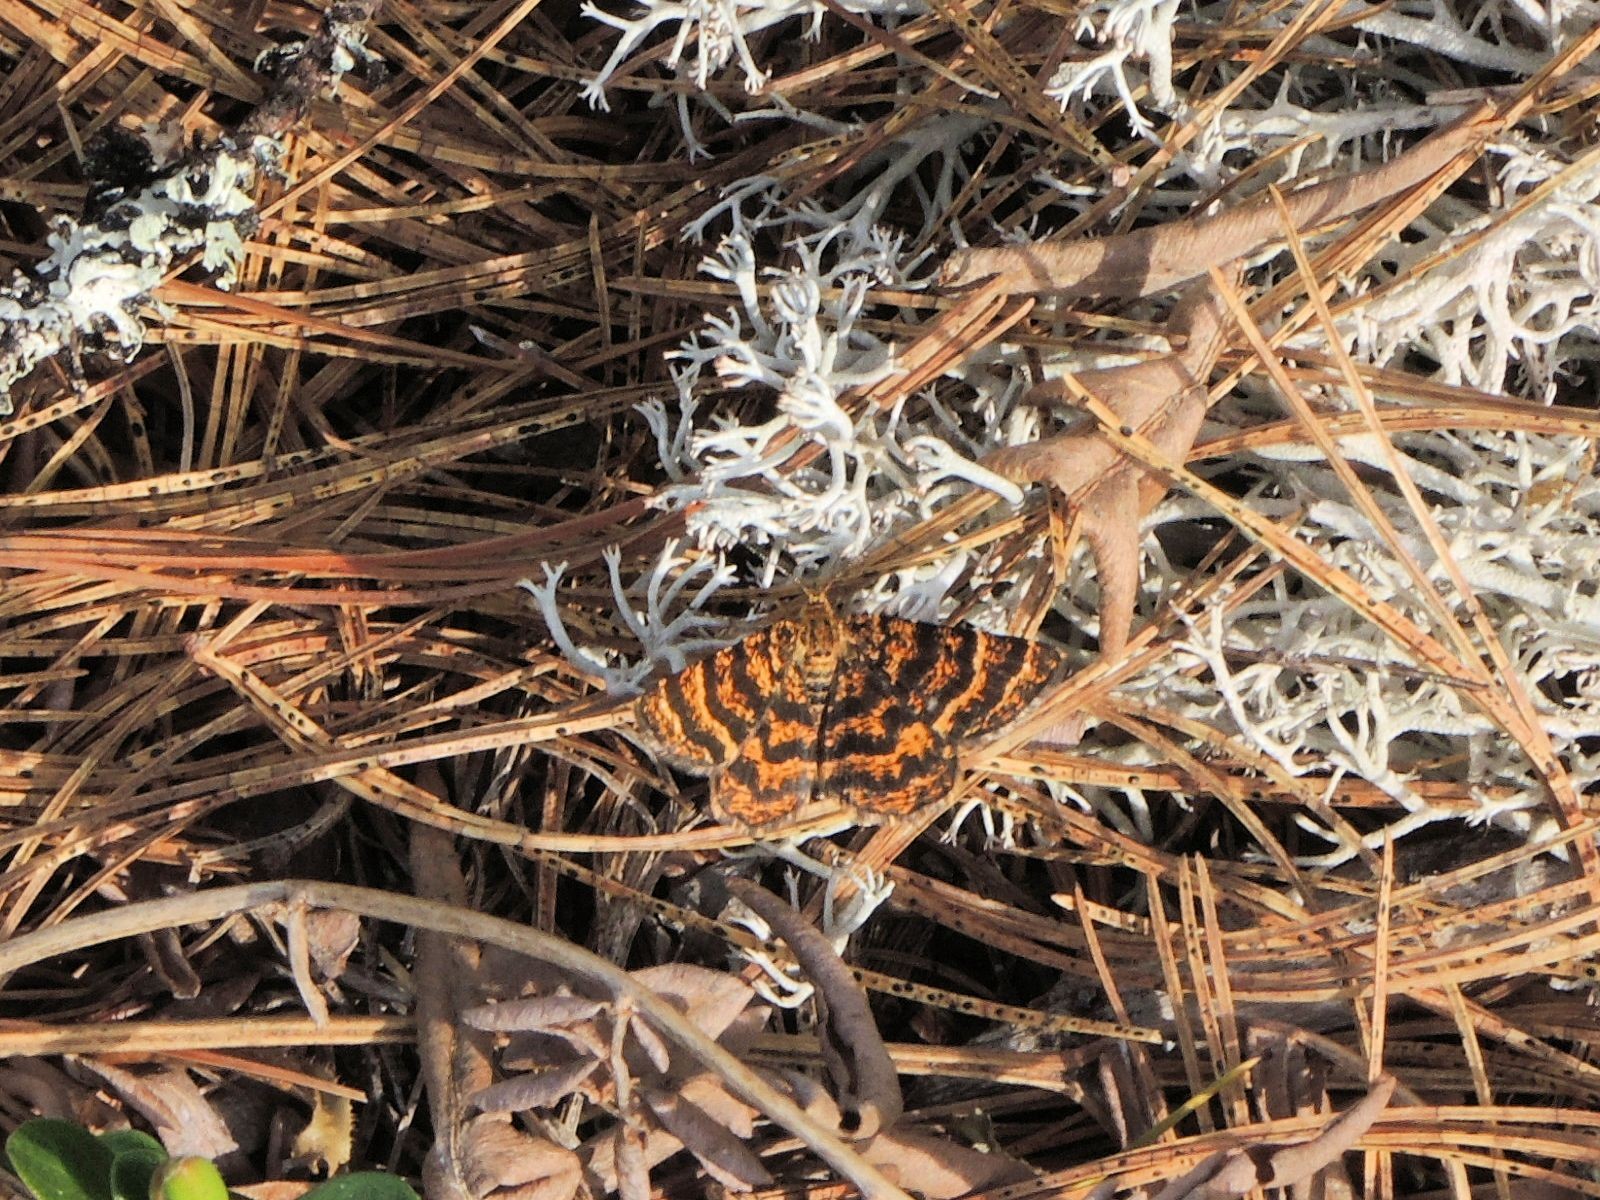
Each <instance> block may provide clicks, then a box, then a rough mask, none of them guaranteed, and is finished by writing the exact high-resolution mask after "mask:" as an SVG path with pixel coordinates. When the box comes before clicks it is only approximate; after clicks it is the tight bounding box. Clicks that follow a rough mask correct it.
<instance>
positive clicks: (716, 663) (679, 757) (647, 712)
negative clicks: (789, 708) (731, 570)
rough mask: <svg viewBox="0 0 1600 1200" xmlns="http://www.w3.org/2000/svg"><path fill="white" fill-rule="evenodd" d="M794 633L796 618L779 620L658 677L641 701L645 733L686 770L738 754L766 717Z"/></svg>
mask: <svg viewBox="0 0 1600 1200" xmlns="http://www.w3.org/2000/svg"><path fill="white" fill-rule="evenodd" d="M793 638H794V623H793V622H791V621H779V622H777V623H776V624H773V625H770V626H768V627H767V628H766V629H761V630H757V631H756V632H755V633H752V634H751V635H750V636H749V637H747V638H745V639H744V640H743V641H739V642H735V643H734V644H733V645H731V646H724V647H723V648H722V649H721V650H718V651H717V652H716V653H715V654H713V655H712V656H711V657H710V658H705V659H701V660H700V661H699V662H697V663H693V664H691V665H690V666H688V667H685V668H684V669H683V670H682V671H679V672H678V673H677V674H676V675H669V676H667V677H666V678H665V679H661V680H658V681H657V682H656V683H655V684H654V685H653V686H652V687H651V688H650V689H649V690H648V691H647V692H645V693H644V695H642V696H640V697H639V698H638V699H637V700H635V701H634V705H633V713H634V719H635V721H636V722H637V725H638V728H639V731H640V733H641V734H642V735H643V736H644V739H645V740H646V741H647V742H648V743H649V745H650V747H651V748H652V749H654V750H655V751H656V752H657V753H658V754H660V755H661V757H662V758H664V759H666V760H667V762H668V763H670V764H671V765H672V766H674V767H677V768H678V769H679V770H682V771H691V772H694V773H695V774H699V775H705V774H707V773H709V772H710V771H711V770H712V769H714V768H716V767H720V766H722V765H723V764H724V763H727V762H730V761H731V760H732V759H733V758H734V756H735V755H737V754H738V753H739V749H740V747H741V746H742V745H743V744H744V741H745V739H746V738H748V737H749V736H750V735H751V733H752V732H754V731H755V729H756V728H757V727H758V726H759V725H760V724H761V722H762V719H763V718H764V717H765V715H766V712H767V708H768V706H769V705H770V703H771V698H772V696H773V694H774V692H775V691H776V690H777V687H778V681H779V679H780V678H781V677H782V675H783V674H784V662H785V660H786V655H787V647H788V646H789V645H790V644H791V643H792V641H793Z"/></svg>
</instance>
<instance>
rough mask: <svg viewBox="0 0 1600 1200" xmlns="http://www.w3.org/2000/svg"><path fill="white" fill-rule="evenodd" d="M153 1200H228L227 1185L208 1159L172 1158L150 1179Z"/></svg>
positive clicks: (157, 1169) (159, 1167)
mask: <svg viewBox="0 0 1600 1200" xmlns="http://www.w3.org/2000/svg"><path fill="white" fill-rule="evenodd" d="M149 1195H150V1200H228V1185H227V1184H225V1183H223V1182H222V1172H221V1171H219V1170H217V1164H216V1163H214V1162H212V1161H211V1160H210V1159H209V1158H196V1157H193V1156H191V1157H187V1158H169V1159H168V1160H167V1161H166V1162H164V1163H162V1164H161V1165H160V1166H158V1167H157V1168H156V1170H155V1174H154V1175H152V1176H151V1178H150V1193H149Z"/></svg>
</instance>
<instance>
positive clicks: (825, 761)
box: [817, 617, 956, 816]
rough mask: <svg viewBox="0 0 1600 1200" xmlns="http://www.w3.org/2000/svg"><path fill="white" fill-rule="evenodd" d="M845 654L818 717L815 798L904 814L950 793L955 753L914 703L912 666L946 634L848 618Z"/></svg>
mask: <svg viewBox="0 0 1600 1200" xmlns="http://www.w3.org/2000/svg"><path fill="white" fill-rule="evenodd" d="M844 632H845V638H844V640H845V642H846V644H847V645H848V647H849V649H848V651H847V653H846V655H845V659H844V661H842V662H841V663H840V666H839V671H838V673H837V674H836V676H835V677H834V686H833V692H832V694H831V696H830V697H829V699H828V705H827V710H826V712H825V713H824V714H823V718H822V720H823V729H822V777H821V780H820V782H819V786H818V788H817V793H818V796H819V797H820V798H824V799H826V800H828V801H830V802H833V803H837V804H840V805H843V806H845V807H847V808H850V809H853V810H855V811H857V812H859V813H876V814H879V815H883V816H904V815H906V814H908V813H912V812H915V811H916V810H917V809H919V808H921V807H923V806H924V805H927V804H934V803H937V802H939V801H940V800H943V799H944V798H945V797H946V796H948V795H949V794H950V789H951V788H953V787H954V786H955V782H956V755H955V748H954V747H953V746H951V745H950V743H949V740H948V739H947V738H945V737H944V736H943V735H942V734H940V733H939V732H938V731H937V730H935V729H934V728H933V726H932V725H931V724H930V723H929V721H928V718H927V715H926V713H925V712H924V710H923V708H922V706H921V704H920V703H919V702H918V696H917V693H916V680H915V672H916V667H915V664H917V663H919V662H922V661H925V660H926V659H928V658H936V657H938V655H939V653H940V651H941V647H942V646H943V642H944V639H943V634H944V632H945V631H944V630H943V628H941V627H940V626H938V625H921V624H918V623H917V622H915V621H901V620H897V619H895V618H891V617H851V618H848V619H847V620H846V622H845V631H844Z"/></svg>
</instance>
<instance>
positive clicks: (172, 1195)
mask: <svg viewBox="0 0 1600 1200" xmlns="http://www.w3.org/2000/svg"><path fill="white" fill-rule="evenodd" d="M6 1158H7V1159H9V1160H10V1162H11V1169H12V1170H13V1171H15V1172H16V1174H17V1177H18V1178H19V1179H21V1180H22V1182H23V1183H24V1184H25V1185H26V1186H27V1188H28V1191H29V1192H31V1193H32V1194H33V1196H34V1197H35V1200H228V1188H227V1185H226V1184H224V1183H223V1182H222V1175H221V1173H220V1172H219V1171H218V1170H217V1168H216V1164H214V1163H213V1162H211V1160H210V1159H205V1158H193V1157H189V1158H172V1157H171V1156H169V1155H168V1154H167V1152H166V1150H164V1149H163V1148H162V1146H161V1143H160V1142H158V1141H156V1140H155V1138H153V1137H151V1136H150V1135H149V1134H147V1133H139V1132H138V1131H136V1130H132V1129H120V1130H116V1131H115V1132H112V1133H102V1134H93V1133H90V1132H89V1131H88V1130H87V1129H85V1128H84V1127H83V1126H81V1125H74V1124H73V1123H72V1122H71V1121H58V1120H54V1119H52V1118H48V1117H41V1118H39V1119H37V1120H33V1121H28V1122H25V1123H24V1124H22V1125H20V1126H18V1128H17V1130H16V1131H15V1132H14V1133H12V1135H11V1136H10V1137H8V1138H7V1139H6ZM305 1200H417V1194H416V1192H414V1191H412V1190H411V1188H410V1187H409V1186H408V1185H407V1184H406V1183H405V1181H404V1180H401V1179H397V1178H396V1177H395V1176H393V1175H384V1174H381V1173H379V1172H376V1171H362V1172H357V1173H356V1174H353V1175H341V1176H339V1177H338V1178H337V1179H330V1180H328V1181H327V1182H326V1183H319V1184H317V1185H316V1186H315V1187H313V1188H311V1189H310V1190H309V1191H308V1192H306V1194H305Z"/></svg>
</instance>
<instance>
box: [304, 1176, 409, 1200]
mask: <svg viewBox="0 0 1600 1200" xmlns="http://www.w3.org/2000/svg"><path fill="white" fill-rule="evenodd" d="M300 1200H417V1194H416V1193H415V1192H414V1191H412V1190H411V1186H410V1185H409V1184H408V1183H406V1181H405V1180H403V1179H401V1178H400V1177H399V1176H398V1175H385V1174H384V1173H383V1172H381V1171H357V1172H355V1173H354V1174H353V1175H340V1176H338V1177H337V1178H334V1179H330V1180H328V1182H327V1183H319V1184H317V1186H316V1187H314V1188H312V1189H311V1190H310V1191H309V1192H307V1193H306V1194H305V1195H304V1196H302V1197H301V1198H300Z"/></svg>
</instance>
